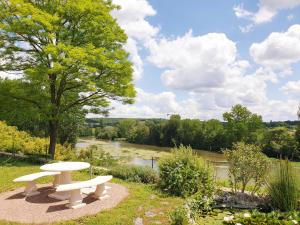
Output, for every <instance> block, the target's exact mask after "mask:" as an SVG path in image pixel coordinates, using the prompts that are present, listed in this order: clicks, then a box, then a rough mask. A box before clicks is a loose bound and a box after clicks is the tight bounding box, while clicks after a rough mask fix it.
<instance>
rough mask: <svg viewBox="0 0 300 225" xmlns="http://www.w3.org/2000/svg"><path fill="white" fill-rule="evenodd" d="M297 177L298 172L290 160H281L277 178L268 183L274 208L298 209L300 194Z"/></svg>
mask: <svg viewBox="0 0 300 225" xmlns="http://www.w3.org/2000/svg"><path fill="white" fill-rule="evenodd" d="M296 179H297V176H296V173H295V172H294V170H293V167H292V166H291V165H290V163H289V161H288V160H284V161H280V163H279V168H278V170H277V172H276V174H275V178H274V179H273V180H272V181H271V182H270V183H268V185H267V186H268V193H269V195H270V198H271V204H272V206H273V208H275V209H279V210H281V211H291V210H296V209H297V207H298V205H297V204H298V198H299V196H300V195H299V190H298V189H297V181H296Z"/></svg>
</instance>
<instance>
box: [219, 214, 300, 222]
mask: <svg viewBox="0 0 300 225" xmlns="http://www.w3.org/2000/svg"><path fill="white" fill-rule="evenodd" d="M228 218H229V217H228ZM224 219H225V218H224ZM299 221H300V212H289V213H280V212H276V211H273V212H270V213H261V212H258V211H253V212H252V213H243V214H236V215H234V216H233V219H232V220H229V221H223V224H224V225H237V224H242V225H296V224H299Z"/></svg>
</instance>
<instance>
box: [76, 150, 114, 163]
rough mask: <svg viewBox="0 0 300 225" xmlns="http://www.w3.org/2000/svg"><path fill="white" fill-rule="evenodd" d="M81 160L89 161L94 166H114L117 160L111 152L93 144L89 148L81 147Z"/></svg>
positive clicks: (79, 156)
mask: <svg viewBox="0 0 300 225" xmlns="http://www.w3.org/2000/svg"><path fill="white" fill-rule="evenodd" d="M78 158H79V160H82V161H85V162H89V163H90V164H91V165H93V166H103V167H108V166H113V165H115V164H116V162H117V160H116V159H114V158H113V156H112V155H111V154H110V153H109V152H105V151H104V150H102V149H100V148H98V146H97V145H91V146H90V147H88V148H87V149H81V150H80V152H79V155H78Z"/></svg>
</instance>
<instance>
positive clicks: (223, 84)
mask: <svg viewBox="0 0 300 225" xmlns="http://www.w3.org/2000/svg"><path fill="white" fill-rule="evenodd" d="M114 3H115V4H119V5H121V10H120V11H118V12H114V13H113V15H114V16H115V17H116V18H117V21H118V22H119V24H120V26H121V27H122V28H123V29H124V30H125V32H126V33H127V35H128V37H129V38H128V43H127V45H126V46H125V48H126V50H127V51H129V52H130V53H131V57H130V59H131V60H132V62H133V64H134V69H135V84H136V88H137V93H138V94H137V98H136V103H135V104H134V105H129V106H128V105H120V104H118V103H113V104H112V105H113V107H114V110H112V111H111V116H112V117H145V118H153V117H163V118H166V117H168V115H169V114H172V113H176V114H180V115H181V116H182V117H183V118H198V119H202V120H206V119H211V118H218V119H222V114H223V112H225V111H228V110H230V108H231V107H232V106H233V105H234V104H243V105H245V106H247V107H248V108H249V109H250V110H251V111H253V112H255V113H258V114H260V115H262V116H263V119H264V120H265V121H269V120H295V119H296V118H297V117H296V112H297V109H298V104H299V99H300V0H258V1H254V0H240V1H233V0H227V1H218V0H210V1H199V0H189V1H180V0H126V1H124V0H114Z"/></svg>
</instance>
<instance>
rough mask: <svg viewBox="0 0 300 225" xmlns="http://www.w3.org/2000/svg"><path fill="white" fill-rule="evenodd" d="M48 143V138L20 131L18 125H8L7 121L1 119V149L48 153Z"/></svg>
mask: <svg viewBox="0 0 300 225" xmlns="http://www.w3.org/2000/svg"><path fill="white" fill-rule="evenodd" d="M47 145H48V140H47V139H45V138H36V137H32V136H30V135H29V134H28V133H26V132H24V131H18V129H17V128H16V127H12V126H7V125H6V123H5V122H2V121H0V150H1V151H8V152H15V153H17V152H21V153H23V154H41V155H46V153H47Z"/></svg>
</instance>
